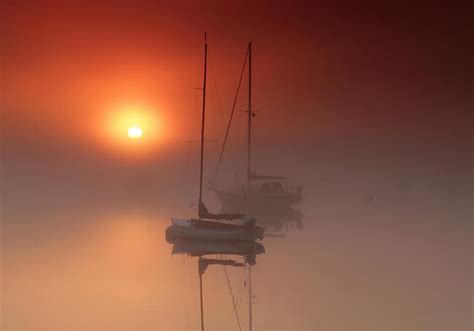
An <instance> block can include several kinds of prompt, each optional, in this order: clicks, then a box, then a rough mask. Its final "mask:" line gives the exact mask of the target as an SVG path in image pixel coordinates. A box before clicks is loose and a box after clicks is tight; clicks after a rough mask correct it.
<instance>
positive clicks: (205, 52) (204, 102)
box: [198, 33, 207, 218]
mask: <svg viewBox="0 0 474 331" xmlns="http://www.w3.org/2000/svg"><path fill="white" fill-rule="evenodd" d="M206 79H207V33H204V82H203V84H202V119H201V170H200V176H199V205H198V214H199V207H200V206H201V203H202V175H203V167H204V123H205V120H206ZM199 218H201V217H200V216H199Z"/></svg>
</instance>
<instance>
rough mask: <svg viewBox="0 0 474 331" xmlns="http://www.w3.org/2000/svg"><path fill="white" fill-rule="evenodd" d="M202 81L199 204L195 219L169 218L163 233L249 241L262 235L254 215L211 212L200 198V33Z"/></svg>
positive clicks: (209, 238) (204, 94)
mask: <svg viewBox="0 0 474 331" xmlns="http://www.w3.org/2000/svg"><path fill="white" fill-rule="evenodd" d="M204 39H205V43H204V81H203V87H202V118H201V140H200V143H201V165H200V176H199V205H198V218H197V219H176V218H172V219H171V223H172V226H171V227H170V228H168V229H167V236H174V237H176V238H183V239H207V240H242V241H246V240H249V241H253V240H256V239H263V233H264V232H265V229H264V228H262V227H260V226H258V225H257V224H256V220H255V219H254V218H250V219H246V220H245V219H244V215H242V214H238V213H223V214H212V213H210V212H209V211H208V209H207V208H206V206H205V205H204V203H203V201H202V188H203V187H202V183H203V164H204V138H205V135H204V132H205V120H206V78H207V77H206V76H207V40H206V39H207V38H206V35H205V36H204ZM237 219H240V220H244V222H243V223H240V224H234V223H230V221H232V220H237Z"/></svg>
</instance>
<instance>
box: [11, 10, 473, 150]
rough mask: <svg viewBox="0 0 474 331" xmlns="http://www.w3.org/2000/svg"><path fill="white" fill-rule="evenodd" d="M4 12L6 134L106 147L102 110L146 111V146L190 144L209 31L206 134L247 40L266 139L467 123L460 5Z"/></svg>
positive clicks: (387, 133)
mask: <svg viewBox="0 0 474 331" xmlns="http://www.w3.org/2000/svg"><path fill="white" fill-rule="evenodd" d="M2 6H3V8H2V13H3V14H2V15H3V16H2V22H3V23H2V36H3V38H2V39H3V42H2V45H3V46H2V61H3V75H2V77H3V78H2V85H3V107H2V108H3V111H4V113H5V123H8V125H6V129H7V133H8V135H10V136H21V135H29V134H30V133H31V130H32V128H34V126H35V124H34V123H35V121H36V125H37V126H38V128H37V130H39V131H40V133H41V134H42V135H45V136H52V137H55V139H56V140H58V139H59V140H61V141H70V140H72V141H76V142H78V143H80V144H83V145H84V144H85V145H86V146H95V148H96V147H98V148H99V150H102V149H103V148H106V149H110V148H111V146H110V145H109V143H110V141H108V139H109V138H110V137H109V136H107V130H108V128H109V126H110V125H112V124H111V122H112V120H111V119H110V118H113V117H114V116H115V114H117V115H116V116H120V115H119V113H120V110H121V109H123V108H127V107H128V108H130V107H137V105H140V106H139V107H142V108H143V109H145V112H151V113H153V117H154V118H155V120H156V122H157V123H158V122H159V131H160V132H159V133H157V132H154V134H155V136H156V137H155V138H157V137H158V136H160V139H157V140H156V142H160V144H156V145H155V144H153V146H154V147H156V148H165V149H166V148H176V146H177V144H180V145H179V146H182V145H184V144H185V143H186V141H187V140H190V139H194V138H195V137H197V135H198V131H197V130H198V127H199V126H198V123H197V122H196V121H197V117H196V116H197V111H199V106H198V105H199V100H198V99H197V91H196V90H194V88H195V87H198V86H200V84H201V75H202V69H201V67H202V33H203V32H204V31H207V32H208V33H209V44H210V46H209V47H210V58H211V65H212V71H213V72H212V73H213V74H214V76H212V73H211V76H210V80H209V82H208V83H209V85H208V86H209V94H208V95H209V99H208V101H209V102H208V105H209V117H208V118H209V122H208V124H209V125H208V136H209V137H210V139H219V138H220V139H222V138H221V137H222V135H223V126H224V121H223V119H222V115H221V113H220V111H219V107H218V98H217V93H216V90H215V87H214V79H215V81H216V82H217V88H218V93H219V97H220V100H221V103H222V106H223V114H224V117H225V118H227V116H228V114H229V111H230V107H231V105H232V98H233V95H234V92H235V89H236V85H237V80H238V76H239V72H240V68H241V65H242V61H243V57H244V54H245V48H246V44H247V42H248V41H249V40H253V41H254V50H255V53H254V77H255V79H254V105H255V108H256V109H258V110H259V111H260V112H259V113H258V116H257V119H256V122H255V125H256V128H257V129H258V130H257V133H258V137H257V138H259V139H260V141H261V142H262V144H263V145H265V143H266V144H267V145H269V146H271V145H273V146H274V145H275V144H278V143H279V142H284V143H286V144H290V146H291V145H294V146H298V145H311V144H313V143H314V141H318V142H324V143H335V142H338V141H345V140H354V139H355V140H360V139H362V140H364V139H369V140H373V139H394V138H395V139H396V140H401V139H418V138H420V139H428V140H429V139H437V137H438V138H439V137H441V139H444V138H443V137H446V136H456V135H459V134H461V135H465V134H466V133H467V132H468V131H469V126H468V125H466V121H463V120H462V118H463V117H465V116H467V114H468V108H469V106H468V104H469V98H468V95H469V89H468V82H469V75H468V74H467V73H468V70H467V68H468V65H469V60H468V58H467V55H466V54H468V52H465V50H466V47H467V43H466V41H465V40H464V34H465V32H463V31H461V30H460V29H459V27H460V24H462V17H460V18H458V20H455V19H453V17H454V15H455V14H458V13H455V12H454V11H453V12H449V11H446V12H441V11H436V9H432V8H431V9H427V8H426V7H424V6H422V5H417V6H412V7H402V6H399V7H396V6H384V5H378V6H374V7H372V8H371V10H369V9H365V8H363V7H357V6H347V5H343V4H339V5H334V6H330V5H327V4H325V3H320V4H318V5H313V6H312V7H311V6H310V7H308V6H303V5H301V4H300V5H292V4H291V2H281V3H279V5H278V6H276V5H272V3H271V2H262V3H260V4H259V5H258V6H256V5H253V4H252V3H251V2H249V3H241V4H239V5H235V6H231V5H230V4H226V3H223V4H222V3H221V4H219V3H218V2H205V3H203V4H202V5H196V4H193V3H192V2H189V3H186V2H182V3H181V4H179V5H176V4H171V3H167V2H162V3H158V4H156V3H155V4H153V3H151V2H139V3H135V2H133V3H132V2H105V1H104V2H88V3H85V2H81V3H70V2H61V1H51V2H36V1H6V2H3V5H2ZM421 13H423V20H422V22H421V21H420V14H421ZM440 17H442V18H444V21H443V22H444V23H443V22H440V20H439V18H440ZM457 21H459V22H458V23H457ZM245 84H246V82H245V81H244V90H245ZM245 98H246V95H245V93H243V94H242V95H241V98H240V99H239V104H238V106H239V109H244V108H245V107H246V101H245ZM139 107H138V108H139ZM241 117H242V116H240V118H241ZM157 125H158V124H157ZM156 130H158V129H155V131H156ZM235 130H238V126H236V129H235ZM234 134H235V132H234ZM124 136H126V132H125V133H124ZM234 138H235V136H234ZM159 146H161V147H159ZM115 147H116V146H115Z"/></svg>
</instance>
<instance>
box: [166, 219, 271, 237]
mask: <svg viewBox="0 0 474 331" xmlns="http://www.w3.org/2000/svg"><path fill="white" fill-rule="evenodd" d="M171 223H172V225H173V226H172V235H173V236H174V237H175V238H181V239H200V240H225V241H255V240H257V239H262V238H263V233H264V231H265V229H264V228H261V227H258V226H253V227H244V226H233V227H228V228H226V227H200V226H197V225H196V224H195V222H193V220H181V219H171Z"/></svg>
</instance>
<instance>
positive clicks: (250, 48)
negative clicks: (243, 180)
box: [247, 42, 253, 188]
mask: <svg viewBox="0 0 474 331" xmlns="http://www.w3.org/2000/svg"><path fill="white" fill-rule="evenodd" d="M248 55H249V109H248V132H247V144H248V146H247V188H249V186H250V147H251V139H250V138H251V133H252V115H253V112H252V42H249V47H248Z"/></svg>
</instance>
